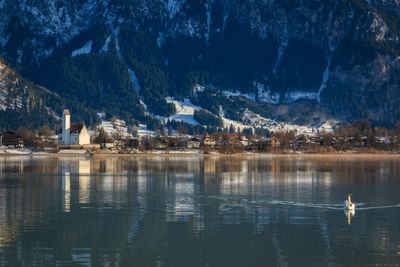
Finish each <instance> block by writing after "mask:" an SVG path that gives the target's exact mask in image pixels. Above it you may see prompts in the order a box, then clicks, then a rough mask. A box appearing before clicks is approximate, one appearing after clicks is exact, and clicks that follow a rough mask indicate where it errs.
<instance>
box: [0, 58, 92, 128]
mask: <svg viewBox="0 0 400 267" xmlns="http://www.w3.org/2000/svg"><path fill="white" fill-rule="evenodd" d="M71 104H72V105H73V106H74V111H76V114H78V115H77V116H76V117H75V119H76V120H78V121H84V120H87V121H89V122H96V120H97V117H96V113H95V111H94V110H91V109H90V108H86V107H84V106H82V105H79V104H76V103H71V101H70V100H66V99H65V98H63V97H61V96H59V95H58V94H56V93H54V92H52V91H50V90H49V89H47V88H45V87H43V86H40V85H37V84H35V83H33V82H31V81H29V80H27V79H26V78H24V77H23V76H22V75H21V74H20V73H19V72H18V71H16V70H15V69H14V68H13V67H12V66H11V65H10V64H9V63H8V62H6V61H5V60H3V59H0V130H1V132H3V131H4V130H17V129H18V128H21V127H25V128H29V129H37V128H40V127H41V126H44V125H51V126H57V125H58V124H60V123H59V119H60V118H59V115H61V114H62V107H63V106H68V105H71ZM79 114H80V115H79Z"/></svg>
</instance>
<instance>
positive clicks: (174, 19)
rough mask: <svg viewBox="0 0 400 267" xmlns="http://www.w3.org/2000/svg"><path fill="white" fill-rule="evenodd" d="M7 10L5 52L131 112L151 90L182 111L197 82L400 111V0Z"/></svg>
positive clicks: (46, 0)
mask: <svg viewBox="0 0 400 267" xmlns="http://www.w3.org/2000/svg"><path fill="white" fill-rule="evenodd" d="M0 13H1V14H2V16H0V55H2V56H4V57H6V58H7V59H9V60H10V61H12V62H13V64H20V66H21V68H22V70H23V73H24V74H25V75H26V76H27V77H29V78H30V79H32V80H34V81H35V82H37V83H39V84H43V85H45V86H46V87H47V88H49V89H50V90H52V91H54V92H57V93H58V94H59V95H61V97H65V98H68V99H74V101H82V103H83V104H84V105H86V106H90V107H92V108H94V109H97V110H107V111H108V110H109V112H110V113H112V114H113V115H118V116H122V117H123V118H124V119H126V120H129V119H132V118H133V119H138V120H143V116H144V111H143V105H141V104H140V101H141V100H142V101H144V103H145V104H146V106H147V108H148V110H149V112H150V113H152V114H155V115H159V116H163V117H169V116H172V115H173V113H174V112H175V106H176V105H174V103H172V102H171V101H167V97H175V98H177V99H178V98H179V99H183V98H188V97H189V96H190V94H191V93H192V89H193V87H194V85H196V84H197V83H200V84H203V85H207V86H212V87H215V88H218V89H219V90H220V91H221V92H224V95H225V96H226V97H227V98H231V99H237V98H234V97H238V96H241V97H244V98H246V99H248V100H249V101H252V102H254V103H256V104H257V105H259V106H260V107H261V108H264V109H273V108H275V109H281V108H282V107H281V106H282V105H289V106H292V105H296V103H298V102H302V101H307V102H309V103H310V104H307V105H308V108H309V109H312V110H320V109H322V110H323V111H324V112H328V113H330V114H331V115H332V116H335V117H339V118H341V119H343V120H355V119H362V118H368V119H370V120H372V121H374V122H375V123H377V124H381V125H386V126H393V125H394V124H395V122H396V121H398V120H400V108H399V107H400V94H399V90H400V89H399V86H400V78H399V77H400V75H399V74H400V57H399V56H400V42H399V35H400V27H399V25H400V19H399V18H400V2H399V1H397V0H374V1H369V0H368V1H367V0H345V1H336V0H327V1H313V0H306V1H289V0H287V1H286V0H285V1H273V0H254V1H240V0H230V1H226V0H207V1H197V0H196V1H195V0H180V1H178V0H137V1H113V0H102V1H95V0H78V1H66V0H60V1H52V0H29V1H27V0H22V1H17V2H16V1H4V0H3V1H0ZM137 94H139V96H138V95H137ZM210 101H212V100H210ZM117 103H118V104H119V105H117ZM214 104H215V106H218V105H217V103H214ZM307 105H306V106H307ZM271 106H272V107H271ZM178 108H179V107H178ZM203 108H204V107H203ZM179 112H180V111H179ZM304 112H305V113H307V112H309V111H308V110H305V111H304ZM178 115H179V113H178ZM178 115H177V116H178ZM259 115H261V114H260V113H259ZM272 119H277V118H272Z"/></svg>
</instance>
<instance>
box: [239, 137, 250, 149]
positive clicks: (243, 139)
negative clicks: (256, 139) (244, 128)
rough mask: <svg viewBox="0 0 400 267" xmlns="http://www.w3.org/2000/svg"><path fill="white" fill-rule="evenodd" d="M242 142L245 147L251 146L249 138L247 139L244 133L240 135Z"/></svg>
mask: <svg viewBox="0 0 400 267" xmlns="http://www.w3.org/2000/svg"><path fill="white" fill-rule="evenodd" d="M240 144H241V145H242V146H244V147H248V146H249V139H247V137H246V136H245V135H242V136H241V137H240Z"/></svg>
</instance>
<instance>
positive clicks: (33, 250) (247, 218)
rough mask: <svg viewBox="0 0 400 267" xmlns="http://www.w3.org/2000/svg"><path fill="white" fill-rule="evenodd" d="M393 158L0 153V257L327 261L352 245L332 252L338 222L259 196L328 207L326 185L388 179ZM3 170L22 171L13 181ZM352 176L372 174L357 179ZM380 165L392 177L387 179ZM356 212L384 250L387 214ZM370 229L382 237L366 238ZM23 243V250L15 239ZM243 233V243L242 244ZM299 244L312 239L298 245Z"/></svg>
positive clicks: (390, 223)
mask: <svg viewBox="0 0 400 267" xmlns="http://www.w3.org/2000/svg"><path fill="white" fill-rule="evenodd" d="M8 162H9V163H10V166H11V167H10V166H7V165H8ZM398 165H399V164H398V160H393V159H390V160H384V161H381V162H379V161H377V162H374V161H370V160H366V161H364V162H363V161H362V160H358V159H357V160H349V159H346V158H343V159H342V158H340V159H339V160H338V159H336V160H333V159H328V160H326V161H325V160H323V159H318V158H312V160H310V159H309V158H307V157H305V158H302V157H298V158H297V157H296V158H293V157H289V156H288V157H261V158H235V157H232V158H229V157H188V158H186V157H184V156H177V157H170V158H169V157H162V156H161V157H155V158H151V157H111V158H105V157H93V158H92V159H88V158H85V157H77V158H68V159H67V158H58V157H54V158H52V157H50V158H36V159H35V158H23V159H19V160H17V159H15V160H12V161H6V160H4V159H0V167H1V168H2V169H3V170H9V171H8V172H5V173H3V175H2V176H1V178H0V185H1V187H0V220H1V226H0V237H1V239H0V246H5V245H3V244H5V243H7V245H8V246H10V248H4V249H3V251H1V250H0V258H3V259H10V260H14V261H15V259H14V257H15V254H14V253H13V251H15V249H16V247H17V246H19V247H20V248H19V249H21V253H22V254H23V255H24V260H25V262H28V260H30V261H31V262H35V263H37V264H38V263H39V264H40V263H50V262H51V261H53V260H59V261H66V262H68V261H71V260H72V259H74V258H75V259H80V260H81V261H82V262H81V263H85V262H86V263H87V262H90V263H92V264H93V265H104V264H107V263H109V264H110V265H116V264H117V263H119V264H120V265H128V264H135V263H136V264H139V265H154V264H155V263H156V262H157V261H164V262H165V261H166V262H168V261H170V262H171V261H173V260H174V259H178V260H177V261H179V262H181V263H182V264H184V263H186V264H188V263H193V259H194V258H196V257H197V256H196V255H193V254H192V253H195V252H196V250H198V249H199V248H201V249H203V250H206V251H212V250H215V251H217V252H218V253H219V254H220V255H219V256H218V257H217V256H216V255H215V254H214V256H212V255H213V254H212V253H208V252H207V253H206V252H204V251H203V253H205V254H207V255H208V256H207V257H208V258H204V257H205V256H204V255H203V256H202V257H203V258H202V257H200V258H197V259H198V260H199V262H206V261H207V262H210V263H213V264H215V265H218V263H221V262H217V259H218V258H221V257H220V256H224V255H225V256H226V257H224V258H226V259H227V262H225V263H232V265H234V264H235V263H237V262H236V260H238V257H237V255H239V254H242V255H248V256H249V257H250V258H251V257H252V256H254V257H258V259H262V260H264V261H268V262H278V261H279V260H281V261H283V262H291V261H292V263H295V262H293V259H292V258H290V257H289V255H291V253H292V252H293V251H294V250H296V249H297V250H299V248H301V249H300V251H299V254H301V253H302V254H304V255H309V254H311V253H312V248H313V247H315V248H317V249H316V250H314V253H315V254H316V255H318V257H322V258H324V257H325V258H328V256H330V259H332V258H333V259H337V257H332V255H340V251H342V250H343V249H344V248H346V249H354V247H352V246H354V245H356V244H354V243H352V242H349V244H346V245H344V247H342V248H340V247H339V243H338V242H337V241H335V240H338V239H340V238H342V237H340V235H341V233H338V232H334V231H332V229H335V228H337V227H338V226H337V225H335V221H331V220H329V219H327V218H326V211H318V218H314V217H312V216H308V217H307V216H305V215H304V214H303V213H302V212H308V211H309V210H307V208H305V209H304V210H303V211H299V210H298V209H294V208H287V207H283V206H278V205H271V204H270V202H269V200H274V199H278V198H282V199H299V198H301V199H303V200H304V201H306V200H309V201H310V202H312V201H316V200H318V202H319V203H322V202H324V201H326V202H328V203H332V202H334V201H335V200H336V198H337V197H336V196H337V193H335V192H332V190H336V189H337V188H336V189H335V188H332V186H337V185H341V184H344V183H346V182H349V183H355V184H358V183H360V182H362V183H364V182H368V181H374V180H373V179H386V180H385V181H387V180H389V181H392V180H395V179H396V174H399V172H400V170H399V167H398ZM15 166H17V167H15ZM33 166H38V169H34V168H33ZM12 170H14V174H15V173H23V174H24V175H22V176H18V177H17V176H16V175H14V176H13V175H11V174H13V173H12ZM358 171H363V172H362V173H370V174H371V175H372V174H373V175H375V177H374V178H373V179H372V178H371V177H369V176H367V178H364V179H360V178H358V175H359V174H357V172H358ZM388 172H392V176H393V177H386V176H385V174H387V173H388ZM40 173H43V174H49V173H50V174H51V173H52V174H58V175H40ZM8 174H10V175H11V176H10V177H8V176H7V175H8ZM29 174H31V175H29ZM67 174H68V175H67ZM67 177H68V179H67ZM67 200H68V201H67ZM67 206H68V208H66V207H67ZM340 212H341V211H340ZM338 214H339V212H338ZM338 216H340V219H343V214H339V215H338ZM356 219H357V220H359V221H361V222H362V225H361V227H360V229H359V230H357V231H359V233H360V235H363V236H367V237H369V238H371V240H366V239H367V238H365V239H362V240H363V241H365V242H366V244H367V245H366V246H367V247H368V248H370V249H386V250H390V249H391V247H390V244H392V243H393V241H394V240H396V238H398V237H399V232H398V230H397V229H396V227H395V225H396V220H395V217H393V218H392V219H388V220H387V222H386V223H385V224H383V225H382V223H381V220H380V219H379V218H378V217H377V218H374V217H372V218H371V217H367V215H366V214H365V213H359V214H357V218H356ZM375 225H379V226H380V227H381V230H382V231H385V232H386V233H388V232H390V233H391V236H389V235H387V234H385V233H383V232H382V231H376V232H374V233H369V230H368V229H371V227H373V226H375ZM343 226H345V223H343ZM21 240H24V242H27V244H29V245H24V246H21V244H22V243H21V242H22V241H21ZM243 240H245V242H246V244H253V245H252V246H251V247H252V250H250V249H249V247H250V246H247V245H246V244H244V245H243V242H244V241H243ZM304 240H308V241H307V242H311V243H312V244H313V245H312V246H310V247H307V246H304V245H303V244H304V242H305V241H304ZM310 240H311V241H310ZM55 244H58V245H59V244H62V248H61V250H62V252H61V251H60V250H57V249H46V248H54V246H55ZM238 244H242V245H240V246H239V245H238ZM308 244H309V243H308ZM340 244H341V243H340ZM222 247H224V249H222ZM76 248H88V249H86V250H78V249H76ZM247 249H249V250H247ZM160 251H162V253H161V254H160ZM266 251H267V252H266ZM37 253H39V254H40V255H41V257H37V256H36V257H35V255H36V254H37ZM46 255H47V257H46ZM85 255H86V256H85ZM182 255H183V256H182ZM210 255H211V256H210ZM260 255H261V256H260ZM316 257H317V256H316ZM47 261H48V262H47ZM175 262H176V261H175ZM320 262H324V261H323V260H321V261H320ZM338 262H340V261H338ZM221 264H222V263H221Z"/></svg>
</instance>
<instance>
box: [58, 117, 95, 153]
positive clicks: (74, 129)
mask: <svg viewBox="0 0 400 267" xmlns="http://www.w3.org/2000/svg"><path fill="white" fill-rule="evenodd" d="M58 143H59V144H60V145H89V144H90V135H89V132H88V130H87V128H86V126H85V124H71V113H69V110H68V109H64V112H63V116H62V129H61V130H60V133H59V134H58Z"/></svg>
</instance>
